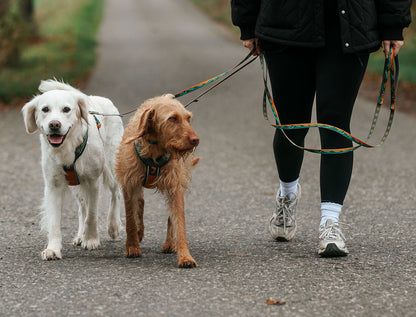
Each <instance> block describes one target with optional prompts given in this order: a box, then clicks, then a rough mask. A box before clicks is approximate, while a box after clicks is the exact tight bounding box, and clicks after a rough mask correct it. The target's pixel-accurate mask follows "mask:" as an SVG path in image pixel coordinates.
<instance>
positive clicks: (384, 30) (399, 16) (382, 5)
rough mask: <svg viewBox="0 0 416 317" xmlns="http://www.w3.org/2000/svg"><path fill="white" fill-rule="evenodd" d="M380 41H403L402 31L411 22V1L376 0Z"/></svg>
mask: <svg viewBox="0 0 416 317" xmlns="http://www.w3.org/2000/svg"><path fill="white" fill-rule="evenodd" d="M376 4H377V13H378V25H379V31H380V36H381V40H403V29H404V28H405V27H408V26H409V24H410V22H411V20H412V19H411V15H410V7H411V5H412V0H377V1H376Z"/></svg>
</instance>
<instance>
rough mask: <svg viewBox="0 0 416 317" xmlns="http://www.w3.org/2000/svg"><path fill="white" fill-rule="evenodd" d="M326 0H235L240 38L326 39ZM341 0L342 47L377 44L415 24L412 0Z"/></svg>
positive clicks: (299, 42)
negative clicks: (411, 8) (411, 11)
mask: <svg viewBox="0 0 416 317" xmlns="http://www.w3.org/2000/svg"><path fill="white" fill-rule="evenodd" d="M324 1H328V0H231V8H232V21H233V23H234V24H235V25H237V26H238V27H240V30H241V39H242V40H247V39H250V38H255V37H257V38H260V39H265V40H268V41H271V42H275V43H278V44H282V45H291V46H303V47H321V46H324V45H325V23H324ZM329 1H337V3H338V16H339V23H340V25H339V26H340V31H341V39H342V43H343V50H344V52H346V53H352V52H360V51H366V50H371V49H375V48H378V47H379V46H380V43H381V41H382V40H402V39H403V35H402V31H403V28H404V27H407V26H408V25H409V24H410V21H411V17H410V6H411V3H412V0H329Z"/></svg>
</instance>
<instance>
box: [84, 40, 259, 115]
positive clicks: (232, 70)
mask: <svg viewBox="0 0 416 317" xmlns="http://www.w3.org/2000/svg"><path fill="white" fill-rule="evenodd" d="M255 50H256V48H254V49H252V50H251V51H250V53H248V54H247V56H246V57H244V58H243V59H242V60H241V61H240V62H238V63H237V64H236V65H235V66H233V67H232V68H230V69H229V70H227V71H225V72H223V73H221V74H219V75H216V76H214V77H212V78H209V79H207V80H204V81H202V82H200V83H198V84H196V85H193V86H191V87H189V88H186V89H184V90H182V91H180V92H178V93H176V94H175V95H174V96H175V98H179V97H182V96H185V95H187V94H188V93H190V92H193V91H195V90H198V89H200V88H202V87H205V86H207V85H209V84H210V83H212V82H214V81H216V80H218V79H220V78H223V77H224V78H223V79H222V80H220V81H219V82H218V83H216V84H215V85H213V86H212V87H210V88H209V89H207V90H205V91H204V92H203V93H201V94H200V95H198V96H197V97H196V98H194V99H192V100H191V101H190V102H188V103H187V104H186V105H185V108H187V107H188V106H189V105H191V104H192V103H194V102H198V101H199V98H201V97H202V96H204V95H205V94H207V93H208V92H210V91H211V90H213V89H214V88H215V87H217V86H219V85H220V84H221V83H223V82H224V81H226V80H227V79H229V78H230V77H232V76H234V75H235V74H236V73H238V72H239V71H240V70H242V69H243V68H245V67H246V66H248V65H249V64H251V63H252V62H254V60H255V59H257V57H258V56H252V55H253V53H254V51H255ZM250 57H252V58H251V59H250ZM226 75H227V76H226ZM136 110H137V108H135V109H133V110H131V111H128V112H125V113H121V114H120V113H101V112H98V111H89V114H92V115H93V116H94V118H95V120H96V121H97V120H98V119H97V118H96V117H95V115H100V116H104V117H106V116H119V117H124V116H126V115H129V114H131V113H133V112H135V111H136Z"/></svg>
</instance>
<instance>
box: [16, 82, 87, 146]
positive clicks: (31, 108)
mask: <svg viewBox="0 0 416 317" xmlns="http://www.w3.org/2000/svg"><path fill="white" fill-rule="evenodd" d="M88 102H89V101H88V97H87V96H86V95H84V94H82V93H81V92H78V91H75V89H74V90H70V91H68V90H58V89H57V90H50V91H46V92H44V93H43V94H41V95H38V96H36V97H34V98H33V99H32V100H31V101H29V102H28V103H27V104H25V106H24V107H23V109H22V113H23V118H24V121H25V126H26V131H27V132H28V133H33V132H36V131H37V130H38V129H39V131H40V132H41V133H42V134H43V135H45V137H46V139H47V140H48V142H49V144H50V145H51V146H53V147H59V146H61V145H62V143H63V142H64V141H65V138H66V136H67V134H68V133H69V132H70V130H71V128H72V127H73V126H74V125H78V124H81V122H82V121H81V119H84V120H85V121H86V122H87V123H88V106H87V104H88Z"/></svg>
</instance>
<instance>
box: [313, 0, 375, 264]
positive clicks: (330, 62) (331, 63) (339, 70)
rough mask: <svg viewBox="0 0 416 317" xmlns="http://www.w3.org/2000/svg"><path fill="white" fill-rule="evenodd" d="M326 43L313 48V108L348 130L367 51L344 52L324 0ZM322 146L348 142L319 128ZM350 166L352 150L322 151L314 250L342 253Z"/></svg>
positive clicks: (333, 12)
mask: <svg viewBox="0 0 416 317" xmlns="http://www.w3.org/2000/svg"><path fill="white" fill-rule="evenodd" d="M325 3H326V7H325V9H326V21H325V23H326V26H327V32H326V46H325V47H324V48H321V49H318V50H317V62H316V70H317V71H316V74H317V78H316V111H317V120H318V122H319V123H325V124H330V125H333V126H336V127H338V128H341V129H343V130H345V131H347V132H350V121H351V115H352V110H353V107H354V103H355V100H356V97H357V94H358V90H359V87H360V85H361V82H362V79H363V76H364V73H365V70H366V67H367V62H368V56H369V55H368V54H360V55H357V54H344V53H343V51H342V46H341V41H340V39H341V36H340V33H339V20H338V18H337V8H336V4H335V3H334V2H332V1H326V2H325ZM319 132H320V137H321V147H322V148H323V149H331V148H345V147H351V146H352V142H351V141H350V140H348V139H346V138H345V137H344V136H342V135H340V134H338V133H335V132H333V131H330V130H326V129H320V131H319ZM352 168H353V153H352V152H348V153H344V154H322V155H321V169H320V186H321V222H320V242H319V249H318V253H319V254H320V255H322V256H340V255H346V254H347V253H348V250H347V248H346V246H345V238H344V236H343V234H342V232H341V229H340V227H339V225H338V219H339V214H340V213H341V209H342V205H343V203H344V198H345V195H346V193H347V190H348V187H349V183H350V179H351V174H352Z"/></svg>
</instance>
